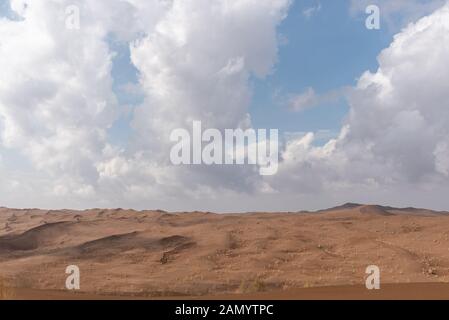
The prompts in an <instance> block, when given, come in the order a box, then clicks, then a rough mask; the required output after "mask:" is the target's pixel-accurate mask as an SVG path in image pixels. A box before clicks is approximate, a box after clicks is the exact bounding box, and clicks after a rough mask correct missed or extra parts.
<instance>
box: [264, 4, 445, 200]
mask: <svg viewBox="0 0 449 320" xmlns="http://www.w3.org/2000/svg"><path fill="white" fill-rule="evenodd" d="M429 48H432V49H431V50H430V49H429ZM378 61H379V68H378V70H377V71H376V72H374V73H371V72H365V73H364V74H363V75H362V76H361V78H360V79H359V81H358V84H357V86H356V87H355V88H353V89H352V90H351V92H350V93H349V97H348V99H349V103H350V106H351V110H350V114H349V116H348V119H347V121H346V124H345V126H344V128H343V130H342V133H341V135H340V137H339V138H338V139H335V140H331V141H329V143H327V144H326V145H325V146H324V147H315V146H313V143H312V142H313V134H309V135H306V136H305V137H302V138H300V139H297V140H293V141H291V142H290V143H289V144H288V145H287V148H286V150H285V152H284V157H283V158H284V159H285V161H284V163H283V165H282V166H281V171H280V174H279V175H278V176H277V177H274V178H273V181H272V184H273V185H275V186H276V187H277V189H280V190H284V191H287V190H289V188H290V189H291V188H292V187H293V186H297V188H299V190H301V189H304V192H306V191H313V192H326V191H327V192H340V191H341V190H344V189H346V190H357V188H360V187H361V186H363V187H366V188H367V190H370V192H372V193H379V190H382V189H384V190H387V189H388V190H391V189H393V190H396V192H397V191H398V190H401V191H400V192H404V190H409V191H410V189H415V190H422V191H424V190H427V191H429V190H432V192H433V191H434V190H435V189H447V187H448V185H449V181H448V179H447V177H448V148H447V141H449V108H448V106H449V90H448V83H449V73H448V72H447V71H448V66H449V4H447V5H446V6H444V7H443V8H441V9H440V10H438V11H436V12H435V13H433V14H432V15H430V16H427V17H425V18H422V19H421V20H419V21H418V22H416V23H414V24H411V25H409V26H408V27H407V28H405V29H404V30H403V31H402V32H400V33H399V34H397V35H396V36H395V38H394V41H393V42H392V44H391V45H390V47H389V48H387V49H385V50H383V51H382V53H381V54H380V55H379V58H378ZM323 190H326V191H323Z"/></svg>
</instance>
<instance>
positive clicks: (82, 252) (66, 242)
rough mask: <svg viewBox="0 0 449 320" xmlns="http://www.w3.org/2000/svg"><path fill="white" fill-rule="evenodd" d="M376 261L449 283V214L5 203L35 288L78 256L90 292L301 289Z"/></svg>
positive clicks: (1, 266)
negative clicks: (60, 207)
mask: <svg viewBox="0 0 449 320" xmlns="http://www.w3.org/2000/svg"><path fill="white" fill-rule="evenodd" d="M371 264H375V265H378V266H379V267H380V268H381V271H382V279H381V280H382V283H392V284H394V283H401V284H407V283H423V284H426V286H429V285H431V284H429V283H432V282H439V283H445V282H449V214H447V213H444V212H433V211H429V210H419V209H412V208H408V209H395V208H389V207H380V206H364V205H356V204H347V205H344V206H341V207H337V208H334V209H330V210H324V211H320V212H314V213H310V212H300V213H248V214H232V215H218V214H212V213H202V212H195V213H173V214H169V213H166V212H163V211H139V212H138V211H132V210H121V209H117V210H100V209H95V210H87V211H42V210H12V209H6V208H2V209H0V277H1V278H3V279H4V283H6V284H7V285H8V287H14V288H16V289H15V291H16V294H22V295H24V297H26V295H27V292H28V294H31V293H35V292H39V291H36V290H47V294H50V293H49V292H58V291H57V290H64V288H65V279H66V276H67V275H66V274H65V268H66V267H67V266H68V265H78V266H79V267H80V269H81V289H82V292H83V293H85V294H87V295H88V296H89V297H91V296H98V297H100V296H109V295H115V296H117V295H121V296H140V297H177V296H179V297H181V296H182V297H184V296H207V297H211V296H215V295H222V296H228V295H230V294H235V293H240V294H244V296H245V295H246V297H251V295H253V294H256V295H259V296H256V297H260V295H269V296H272V294H273V293H275V294H276V295H277V296H281V295H282V294H284V295H287V296H288V295H290V296H292V297H293V296H295V293H294V292H296V295H297V297H298V298H301V297H304V296H303V295H302V293H301V292H303V291H301V290H302V289H301V288H312V287H322V286H326V287H329V286H339V288H345V287H346V286H348V285H349V286H357V285H358V286H361V285H363V284H364V276H365V273H364V272H365V268H366V266H368V265H371ZM437 285H438V284H437ZM353 288H357V287H353ZM361 288H362V289H363V287H361ZM398 288H406V287H404V286H402V287H400V286H399V287H398ZM444 288H446V287H444ZM48 290H49V291H48ZM52 290H53V291H52ZM298 290H299V291H298ZM313 290H315V291H316V290H318V291H316V292H320V291H319V290H325V289H323V288H321V289H313ZM313 290H309V291H308V292H310V294H311V295H313V294H314V293H313V292H315V291H313ZM354 290H356V289H354ZM357 290H358V289H357ZM357 290H356V291H353V294H356V295H357V296H358V295H359V293H357V292H359V291H357ZM392 290H393V289H392ZM441 290H442V291H441V292H443V291H444V290H443V289H441ZM340 291H341V290H340ZM404 291H408V290H406V289H404ZM30 292H31V293H30ZM360 294H362V293H360ZM31 295H32V294H31ZM405 298H406V297H405Z"/></svg>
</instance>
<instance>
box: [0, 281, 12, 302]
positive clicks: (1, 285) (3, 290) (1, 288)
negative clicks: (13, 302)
mask: <svg viewBox="0 0 449 320" xmlns="http://www.w3.org/2000/svg"><path fill="white" fill-rule="evenodd" d="M14 296H15V294H14V289H13V288H11V287H10V286H9V285H8V283H7V281H6V280H5V279H3V278H0V300H10V299H13V298H14Z"/></svg>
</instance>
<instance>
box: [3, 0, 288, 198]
mask: <svg viewBox="0 0 449 320" xmlns="http://www.w3.org/2000/svg"><path fill="white" fill-rule="evenodd" d="M68 5H76V6H78V7H79V9H80V13H81V28H80V29H79V30H69V29H67V28H65V19H66V14H65V9H66V8H67V6H68ZM288 6H289V1H288V0H273V1H269V2H264V3H260V2H259V1H256V0H241V1H226V0H216V1H213V2H210V1H205V0H204V1H193V0H192V1H162V0H161V1H158V0H155V1H144V0H126V1H120V2H114V3H112V4H111V3H110V2H109V1H95V2H92V1H84V0H78V1H74V2H73V1H71V2H69V1H66V0H50V1H45V2H35V1H28V0H12V1H11V7H12V9H13V10H14V11H15V12H16V13H17V14H18V15H20V16H21V18H20V19H17V20H14V21H13V20H9V19H2V20H1V24H0V34H1V39H2V40H1V41H2V46H1V47H0V61H1V62H0V68H1V69H2V74H1V77H2V79H1V80H2V81H1V84H0V135H1V143H0V144H1V145H3V147H4V148H7V150H21V154H22V156H23V157H25V158H27V159H30V160H31V161H32V166H33V167H34V168H36V169H38V170H43V172H45V173H46V174H47V180H46V181H45V182H44V183H43V184H44V185H45V187H43V188H42V190H40V192H41V193H45V194H46V195H48V194H49V193H50V194H53V195H54V196H55V197H61V198H64V197H65V198H67V199H74V198H80V199H83V198H87V199H93V198H102V199H105V200H106V201H108V200H109V199H114V200H115V199H123V200H125V201H127V200H129V199H130V201H131V203H133V201H134V203H135V201H138V200H136V199H143V200H148V201H149V202H151V201H152V199H154V198H155V197H160V196H164V197H170V195H172V196H173V197H174V196H179V195H180V194H186V195H187V196H194V197H197V196H199V195H201V194H206V195H210V194H211V193H212V191H211V190H212V188H213V187H214V188H215V189H216V190H220V189H226V190H231V189H235V190H237V191H243V190H245V189H249V190H252V189H253V188H255V187H257V184H258V183H260V182H258V181H257V180H258V179H259V178H258V177H257V175H256V174H254V172H255V170H254V168H247V167H244V168H238V169H236V170H234V169H232V168H193V167H191V168H174V167H173V166H171V164H170V163H168V161H169V157H168V151H169V148H170V147H171V142H169V141H168V138H169V136H170V134H169V133H170V131H171V130H172V129H174V128H180V127H189V126H191V123H192V120H194V119H195V120H201V121H202V122H203V124H204V125H205V127H214V128H219V129H221V128H236V127H242V128H248V127H250V126H251V120H250V118H249V115H248V110H247V109H248V107H249V104H250V98H251V88H250V77H251V76H256V77H264V76H266V75H267V74H269V73H270V72H271V71H272V68H273V66H274V64H275V63H276V59H277V41H278V39H277V34H276V27H277V25H278V24H279V23H280V21H281V20H282V19H283V18H284V17H285V14H286V11H287V9H288ZM111 35H112V36H113V37H115V38H116V39H118V41H122V42H126V43H129V44H130V49H131V59H132V63H133V64H134V65H135V67H136V68H137V69H138V70H139V72H140V86H141V90H140V91H141V92H142V93H143V94H144V96H145V101H144V103H143V104H142V105H141V106H139V107H138V108H137V109H136V111H135V113H134V115H133V120H132V127H133V129H134V135H133V141H132V144H131V145H130V146H128V148H127V149H126V150H121V149H119V148H117V147H114V146H113V145H111V143H110V141H109V140H108V136H107V132H108V129H109V128H110V127H111V126H112V124H113V123H114V121H115V120H116V117H117V102H116V98H115V95H114V93H113V91H112V82H113V79H112V77H111V68H112V57H113V53H112V52H111V50H110V48H109V46H108V42H107V38H108V37H110V36H111ZM5 150H6V149H5ZM4 152H6V151H4ZM8 152H10V151H8ZM34 178H35V179H37V174H34ZM236 178H237V180H238V181H239V182H238V183H237V182H236ZM27 179H29V180H31V179H32V178H31V176H29V177H28V178H27ZM4 183H5V184H7V182H4ZM186 186H188V187H187V188H186ZM214 192H215V191H214ZM80 201H81V203H90V202H83V201H85V200H80Z"/></svg>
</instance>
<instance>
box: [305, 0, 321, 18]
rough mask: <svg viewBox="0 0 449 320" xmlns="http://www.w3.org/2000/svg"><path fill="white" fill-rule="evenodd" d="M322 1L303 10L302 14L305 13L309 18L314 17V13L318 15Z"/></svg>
mask: <svg viewBox="0 0 449 320" xmlns="http://www.w3.org/2000/svg"><path fill="white" fill-rule="evenodd" d="M321 8H322V6H321V3H320V2H319V3H317V5H315V6H312V7H309V8H306V9H304V10H303V11H302V14H303V15H304V17H306V18H307V19H310V18H311V17H313V16H314V15H316V14H317V13H318V12H320V11H321Z"/></svg>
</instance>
